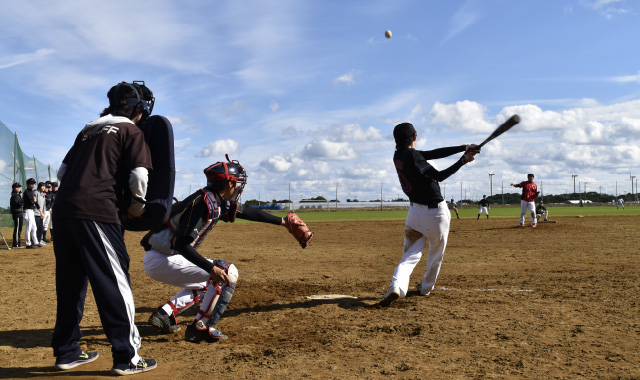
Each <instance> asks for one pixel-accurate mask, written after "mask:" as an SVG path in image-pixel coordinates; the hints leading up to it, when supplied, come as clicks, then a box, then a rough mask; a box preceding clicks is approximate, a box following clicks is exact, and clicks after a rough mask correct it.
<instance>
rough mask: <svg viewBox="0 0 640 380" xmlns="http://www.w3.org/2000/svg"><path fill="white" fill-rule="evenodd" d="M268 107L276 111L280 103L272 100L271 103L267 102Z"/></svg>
mask: <svg viewBox="0 0 640 380" xmlns="http://www.w3.org/2000/svg"><path fill="white" fill-rule="evenodd" d="M269 108H270V109H271V111H273V112H276V111H278V110H279V109H280V104H278V102H276V101H275V100H272V101H271V103H269Z"/></svg>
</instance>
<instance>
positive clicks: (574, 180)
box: [571, 174, 578, 194]
mask: <svg viewBox="0 0 640 380" xmlns="http://www.w3.org/2000/svg"><path fill="white" fill-rule="evenodd" d="M577 176H578V175H577V174H571V177H573V193H574V194H575V193H576V177H577Z"/></svg>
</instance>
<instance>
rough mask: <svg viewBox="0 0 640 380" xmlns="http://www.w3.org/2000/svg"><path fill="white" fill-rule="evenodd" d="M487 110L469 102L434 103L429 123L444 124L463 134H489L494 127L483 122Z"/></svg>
mask: <svg viewBox="0 0 640 380" xmlns="http://www.w3.org/2000/svg"><path fill="white" fill-rule="evenodd" d="M486 113H487V108H486V107H485V106H483V105H481V104H479V103H476V102H472V101H469V100H463V101H459V102H456V103H455V104H443V103H440V102H436V103H435V104H434V105H433V107H432V108H431V111H430V112H429V115H430V116H431V122H433V123H436V124H445V125H448V126H450V127H451V128H453V129H455V130H461V131H465V132H491V131H493V130H494V129H495V126H494V125H493V124H491V123H488V122H487V121H485V116H486Z"/></svg>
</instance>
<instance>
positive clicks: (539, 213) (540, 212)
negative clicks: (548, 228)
mask: <svg viewBox="0 0 640 380" xmlns="http://www.w3.org/2000/svg"><path fill="white" fill-rule="evenodd" d="M542 217H544V221H545V222H548V221H549V219H548V218H549V211H548V210H547V208H546V207H545V205H544V204H543V203H542V201H540V203H538V207H536V219H537V220H540V218H542Z"/></svg>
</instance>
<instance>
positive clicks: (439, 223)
mask: <svg viewBox="0 0 640 380" xmlns="http://www.w3.org/2000/svg"><path fill="white" fill-rule="evenodd" d="M450 224H451V213H450V212H449V210H448V208H447V204H446V203H445V202H444V201H443V202H440V204H439V205H438V208H428V207H427V206H424V205H420V204H417V203H414V204H412V205H410V206H409V213H408V214H407V220H406V221H405V225H404V252H403V253H402V259H400V263H399V264H398V266H397V267H396V270H395V272H393V278H392V280H391V284H390V285H389V288H390V289H392V288H393V289H396V290H397V293H398V294H399V295H400V298H404V297H405V296H406V295H407V291H408V290H409V281H410V277H411V273H412V272H413V268H415V266H416V265H417V264H418V262H419V261H420V258H421V257H422V251H423V250H424V248H425V246H426V244H427V241H428V242H429V251H428V254H427V269H426V271H425V273H424V275H423V276H422V285H421V286H422V288H421V289H422V294H424V295H427V294H429V293H430V292H431V291H432V290H433V288H434V287H435V285H436V279H437V278H438V273H440V266H441V265H442V259H443V258H444V250H445V248H446V247H447V238H448V237H449V225H450Z"/></svg>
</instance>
